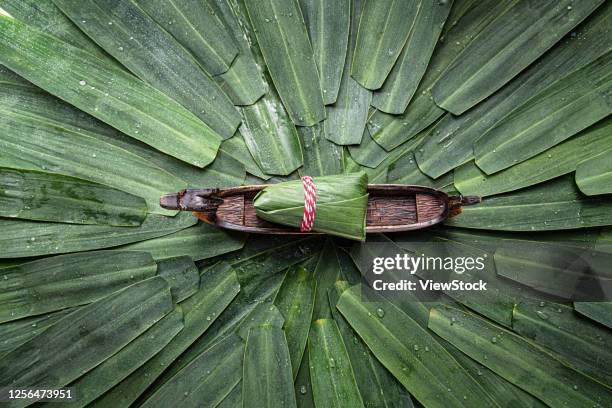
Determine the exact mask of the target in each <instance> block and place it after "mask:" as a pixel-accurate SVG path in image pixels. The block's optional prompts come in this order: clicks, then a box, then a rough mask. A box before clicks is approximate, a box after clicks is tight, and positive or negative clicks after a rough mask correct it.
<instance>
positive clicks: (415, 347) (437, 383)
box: [336, 285, 498, 408]
mask: <svg viewBox="0 0 612 408" xmlns="http://www.w3.org/2000/svg"><path fill="white" fill-rule="evenodd" d="M365 290H368V289H367V288H366V287H361V288H360V287H359V285H356V286H353V287H352V288H350V289H347V290H345V291H344V292H343V293H342V296H340V300H339V301H338V304H337V305H336V307H337V308H338V310H340V312H341V313H342V315H343V316H344V317H345V318H346V320H347V321H348V322H349V323H350V325H351V326H352V327H353V329H355V331H356V332H357V333H359V336H360V337H361V338H362V339H363V341H364V342H365V343H366V344H367V345H368V347H369V349H370V350H371V351H372V353H373V354H374V355H375V356H376V358H377V359H378V360H379V361H380V362H381V363H382V364H383V365H384V366H385V367H386V368H387V369H388V370H389V371H390V372H391V373H392V374H393V375H394V376H395V378H397V379H398V381H399V382H401V383H402V385H404V387H406V389H407V390H408V391H409V392H410V393H411V394H412V395H413V396H414V397H415V398H416V399H417V400H419V402H421V403H422V404H424V405H426V406H427V407H441V408H442V407H449V406H452V407H473V406H474V404H475V403H476V404H478V405H479V406H487V407H496V406H498V405H497V404H496V403H495V402H494V401H493V400H491V399H490V397H489V396H488V395H487V394H486V393H485V392H484V391H483V390H482V389H481V388H480V386H479V385H478V384H477V383H476V382H475V381H474V380H473V379H472V377H470V376H469V375H468V374H467V373H466V372H465V371H464V370H463V368H462V367H461V366H460V365H459V364H458V363H457V362H456V361H455V360H454V359H453V358H452V357H451V355H450V354H448V352H447V351H446V350H445V349H444V348H443V347H442V346H441V345H440V344H439V343H438V342H437V341H436V339H435V338H434V337H433V336H432V335H431V334H429V333H428V332H427V331H426V330H425V329H423V328H422V327H421V326H420V325H419V324H418V323H417V322H415V321H414V320H412V319H411V318H410V317H408V316H407V315H406V314H404V313H403V312H401V311H400V310H399V309H397V308H396V307H395V306H393V305H392V304H391V303H388V302H386V301H384V300H383V299H382V298H381V297H380V295H378V294H376V293H375V292H373V291H370V292H371V293H368V294H367V296H368V301H367V302H364V301H362V298H361V296H362V295H361V293H362V292H363V291H365ZM370 296H371V297H370ZM380 315H382V317H380ZM449 389H450V391H449Z"/></svg>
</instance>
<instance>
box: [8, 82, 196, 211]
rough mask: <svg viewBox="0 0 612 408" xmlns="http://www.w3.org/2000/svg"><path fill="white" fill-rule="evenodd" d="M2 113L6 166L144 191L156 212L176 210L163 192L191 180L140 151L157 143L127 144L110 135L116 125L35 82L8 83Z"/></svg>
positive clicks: (139, 191) (151, 209)
mask: <svg viewBox="0 0 612 408" xmlns="http://www.w3.org/2000/svg"><path fill="white" fill-rule="evenodd" d="M0 113H1V115H0V118H1V119H0V130H1V131H0V146H1V150H2V152H1V153H0V164H1V165H2V166H5V167H12V168H19V169H28V170H39V171H52V172H54V173H59V174H64V175H66V176H72V177H77V178H81V179H84V180H89V181H92V182H95V183H99V184H104V185H107V186H110V187H113V188H116V189H119V190H122V191H126V192H128V193H131V194H133V195H137V196H140V197H143V198H144V199H145V200H146V202H147V206H148V207H149V211H151V212H155V213H161V214H175V213H176V211H168V210H164V209H162V208H161V207H160V206H159V197H160V196H161V195H162V194H164V193H167V192H168V191H173V190H176V191H178V190H180V189H183V188H185V187H187V183H186V182H185V181H183V180H181V179H180V178H178V177H176V176H174V175H172V174H170V173H169V172H167V171H164V170H162V169H161V168H160V167H158V166H156V165H154V164H152V163H151V162H150V161H152V160H150V159H151V157H148V156H145V157H142V156H140V157H139V155H140V154H141V153H142V152H143V151H144V152H146V151H153V149H150V148H148V147H147V148H141V149H138V150H133V149H131V150H126V149H127V148H128V147H129V146H130V144H129V143H127V142H126V143H122V144H117V143H115V142H114V140H115V139H113V138H112V137H105V136H104V135H105V134H109V135H112V134H113V133H114V130H111V128H110V127H108V126H105V125H102V124H101V123H100V122H97V121H95V120H94V119H93V118H91V117H90V116H88V115H85V114H84V113H83V112H80V111H78V110H76V109H74V108H73V107H72V106H70V105H68V104H65V103H63V102H62V101H60V100H58V99H56V98H54V97H52V96H51V95H48V94H46V93H44V92H41V91H40V90H38V89H36V88H34V87H23V86H15V85H3V87H2V89H1V90H0ZM114 134H115V135H118V133H114ZM123 139H131V138H128V137H126V136H124V137H123ZM111 143H113V144H111ZM134 145H140V146H145V145H144V144H140V143H134ZM134 153H135V154H134ZM156 155H157V156H160V157H166V158H168V157H169V156H166V155H164V154H163V153H161V152H159V153H157V154H155V153H154V154H152V155H151V156H156ZM147 159H149V160H147ZM170 160H174V161H176V162H179V163H181V162H180V161H179V160H176V159H170ZM186 166H188V165H186ZM188 167H193V166H188ZM200 171H201V170H200Z"/></svg>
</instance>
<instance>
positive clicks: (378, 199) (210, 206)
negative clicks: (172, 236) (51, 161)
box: [160, 184, 480, 234]
mask: <svg viewBox="0 0 612 408" xmlns="http://www.w3.org/2000/svg"><path fill="white" fill-rule="evenodd" d="M265 187H267V185H255V186H241V187H232V188H226V189H201V190H196V189H193V190H183V191H180V192H178V193H175V194H169V195H166V196H163V197H162V198H161V200H160V204H161V206H162V207H164V208H167V209H177V210H183V211H192V212H193V214H194V215H195V216H196V217H198V218H199V219H200V220H202V221H204V222H206V223H208V224H214V225H217V226H219V227H222V228H226V229H229V230H234V231H241V232H251V233H258V234H317V232H309V233H304V232H301V231H300V230H299V229H298V228H291V227H285V226H283V225H279V224H273V223H271V222H268V221H265V220H263V219H261V218H259V217H257V214H256V211H255V207H254V206H253V199H254V198H255V195H257V193H258V192H259V191H261V190H262V189H264V188H265ZM368 193H369V198H368V207H367V213H366V232H367V233H384V232H399V231H411V230H417V229H422V228H427V227H430V226H432V225H435V224H438V223H441V222H443V221H444V220H446V219H447V218H449V217H451V216H454V215H456V214H457V213H458V212H459V211H460V209H461V206H462V205H469V204H473V203H476V202H480V198H479V197H449V196H448V195H447V194H446V193H444V192H442V191H439V190H435V189H432V188H429V187H423V186H412V185H403V184H370V185H368Z"/></svg>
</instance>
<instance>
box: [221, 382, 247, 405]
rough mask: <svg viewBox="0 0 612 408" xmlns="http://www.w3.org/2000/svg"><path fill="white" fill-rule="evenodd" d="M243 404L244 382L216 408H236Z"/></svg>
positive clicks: (237, 385)
mask: <svg viewBox="0 0 612 408" xmlns="http://www.w3.org/2000/svg"><path fill="white" fill-rule="evenodd" d="M241 403H242V381H240V382H239V383H238V384H236V386H235V387H234V389H233V390H232V391H231V392H230V393H229V394H227V396H226V397H225V398H223V401H221V402H220V403H219V404H217V406H216V407H215V408H236V407H239V406H240V404H241Z"/></svg>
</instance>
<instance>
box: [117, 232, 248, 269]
mask: <svg viewBox="0 0 612 408" xmlns="http://www.w3.org/2000/svg"><path fill="white" fill-rule="evenodd" d="M244 240H245V235H243V234H236V233H232V232H228V231H226V230H224V229H221V228H219V227H216V226H213V225H209V224H204V223H200V224H198V225H194V226H193V227H191V228H185V229H183V230H181V231H177V232H175V233H173V234H168V235H164V236H162V237H158V238H153V239H150V240H148V241H142V242H137V243H135V244H130V245H126V246H124V247H122V248H121V249H123V250H128V251H144V252H148V253H150V254H151V255H152V256H153V258H155V259H166V258H173V257H175V256H189V257H191V259H193V260H194V261H199V260H201V259H206V258H212V257H213V256H217V255H221V254H225V253H227V252H232V251H235V250H237V249H240V248H242V246H243V245H244Z"/></svg>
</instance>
